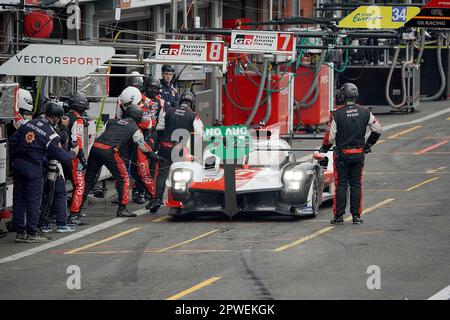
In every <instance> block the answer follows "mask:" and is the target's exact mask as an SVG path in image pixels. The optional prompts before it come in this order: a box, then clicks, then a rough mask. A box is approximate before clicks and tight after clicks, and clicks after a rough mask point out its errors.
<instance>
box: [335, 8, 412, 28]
mask: <svg viewBox="0 0 450 320" xmlns="http://www.w3.org/2000/svg"><path fill="white" fill-rule="evenodd" d="M419 11H420V8H419V7H409V6H408V7H407V6H394V7H389V6H361V7H359V8H357V9H356V10H355V11H353V12H352V13H350V14H349V15H348V16H346V17H345V18H344V19H342V20H341V21H340V22H339V28H347V29H352V28H355V29H358V28H360V29H397V28H400V27H403V25H404V24H405V23H406V22H407V21H409V20H411V19H412V18H413V17H414V16H415V15H416V14H418V13H419Z"/></svg>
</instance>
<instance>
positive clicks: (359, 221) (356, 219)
mask: <svg viewBox="0 0 450 320" xmlns="http://www.w3.org/2000/svg"><path fill="white" fill-rule="evenodd" d="M363 222H364V221H363V220H362V219H361V217H360V216H357V215H354V216H353V224H362V223H363Z"/></svg>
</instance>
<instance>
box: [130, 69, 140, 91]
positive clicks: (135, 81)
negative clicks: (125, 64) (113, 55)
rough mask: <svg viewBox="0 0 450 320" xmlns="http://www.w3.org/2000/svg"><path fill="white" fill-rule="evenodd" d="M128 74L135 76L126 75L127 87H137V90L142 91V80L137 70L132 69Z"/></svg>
mask: <svg viewBox="0 0 450 320" xmlns="http://www.w3.org/2000/svg"><path fill="white" fill-rule="evenodd" d="M130 74H133V75H135V76H132V77H127V87H130V86H131V87H136V88H138V89H139V91H141V92H142V91H143V90H144V80H143V79H142V77H141V76H140V75H139V72H137V71H133V72H131V73H130Z"/></svg>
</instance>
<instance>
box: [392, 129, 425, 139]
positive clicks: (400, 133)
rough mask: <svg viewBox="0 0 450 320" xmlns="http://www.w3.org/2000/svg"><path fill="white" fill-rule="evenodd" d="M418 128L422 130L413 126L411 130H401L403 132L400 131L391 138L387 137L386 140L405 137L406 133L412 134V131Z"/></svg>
mask: <svg viewBox="0 0 450 320" xmlns="http://www.w3.org/2000/svg"><path fill="white" fill-rule="evenodd" d="M419 128H422V126H415V127H412V128H409V129H406V130H403V131H400V132H399V133H396V134H393V135H392V136H389V137H388V139H395V138H397V137H400V136H403V135H405V134H407V133H410V132H412V131H414V130H417V129H419Z"/></svg>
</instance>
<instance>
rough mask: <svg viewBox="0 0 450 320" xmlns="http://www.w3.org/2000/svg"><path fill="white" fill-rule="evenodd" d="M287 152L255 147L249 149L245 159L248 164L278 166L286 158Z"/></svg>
mask: <svg viewBox="0 0 450 320" xmlns="http://www.w3.org/2000/svg"><path fill="white" fill-rule="evenodd" d="M288 156H289V154H288V152H286V151H273V150H265V149H257V150H253V151H251V152H250V153H249V154H248V156H247V157H246V159H245V162H244V163H246V164H248V165H250V166H264V167H270V166H280V165H281V164H283V163H285V162H286V161H287V160H288Z"/></svg>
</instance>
